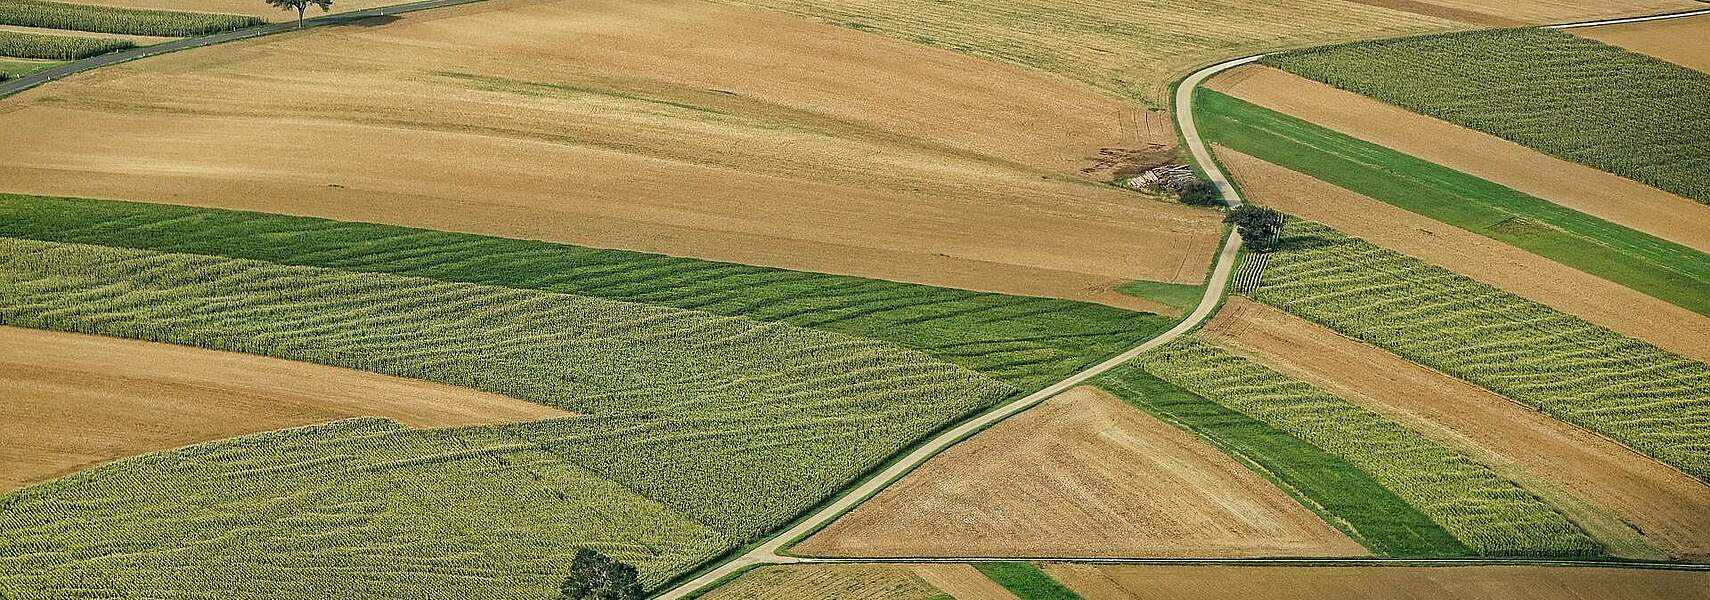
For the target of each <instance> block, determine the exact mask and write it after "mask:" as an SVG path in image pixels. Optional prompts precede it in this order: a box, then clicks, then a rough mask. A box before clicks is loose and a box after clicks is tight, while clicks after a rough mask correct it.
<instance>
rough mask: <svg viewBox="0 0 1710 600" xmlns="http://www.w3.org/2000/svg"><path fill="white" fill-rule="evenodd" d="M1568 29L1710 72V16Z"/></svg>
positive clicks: (1583, 35) (1582, 35)
mask: <svg viewBox="0 0 1710 600" xmlns="http://www.w3.org/2000/svg"><path fill="white" fill-rule="evenodd" d="M1569 32H1571V33H1573V34H1574V35H1578V36H1581V37H1588V38H1591V39H1594V40H1597V41H1600V42H1603V43H1605V44H1614V45H1616V46H1620V47H1622V48H1626V49H1628V50H1632V51H1634V52H1638V53H1640V54H1649V55H1651V56H1655V57H1657V58H1660V59H1663V60H1666V61H1669V62H1672V63H1675V64H1678V65H1681V66H1685V67H1687V68H1691V69H1697V70H1699V71H1704V72H1706V73H1710V15H1705V16H1700V17H1685V18H1680V19H1667V20H1663V21H1646V22H1643V23H1626V24H1622V25H1605V26H1603V27H1584V28H1580V29H1570V30H1569Z"/></svg>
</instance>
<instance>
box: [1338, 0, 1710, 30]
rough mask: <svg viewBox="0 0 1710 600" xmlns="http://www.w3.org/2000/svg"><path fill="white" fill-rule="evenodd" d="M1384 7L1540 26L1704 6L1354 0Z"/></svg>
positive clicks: (1625, 1)
mask: <svg viewBox="0 0 1710 600" xmlns="http://www.w3.org/2000/svg"><path fill="white" fill-rule="evenodd" d="M1357 1H1358V2H1359V3H1361V4H1370V5H1373V6H1384V7H1389V8H1394V9H1398V10H1405V11H1408V12H1414V13H1419V14H1422V15H1431V16H1436V17H1443V18H1446V19H1454V20H1457V21H1465V22H1468V23H1477V24H1480V25H1490V26H1494V27H1511V26H1515V25H1540V24H1548V23H1576V22H1579V21H1594V20H1597V19H1613V18H1618V17H1634V16H1642V15H1653V14H1662V13H1669V12H1679V11H1683V10H1692V9H1695V8H1704V5H1702V4H1698V3H1696V2H1693V1H1692V0H1357Z"/></svg>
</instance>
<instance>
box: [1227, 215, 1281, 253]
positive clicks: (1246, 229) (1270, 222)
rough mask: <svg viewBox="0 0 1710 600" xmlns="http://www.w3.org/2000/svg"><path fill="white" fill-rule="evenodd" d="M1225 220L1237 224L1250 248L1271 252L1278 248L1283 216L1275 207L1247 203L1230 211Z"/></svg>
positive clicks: (1238, 230)
mask: <svg viewBox="0 0 1710 600" xmlns="http://www.w3.org/2000/svg"><path fill="white" fill-rule="evenodd" d="M1223 222H1225V223H1234V224H1235V230H1236V232H1237V233H1239V234H1240V235H1241V241H1242V242H1243V243H1245V244H1247V247H1248V248H1251V249H1253V250H1255V251H1258V252H1270V251H1271V250H1274V249H1276V246H1277V238H1278V237H1279V234H1280V233H1282V223H1283V217H1282V213H1280V212H1277V211H1275V210H1273V209H1269V208H1262V207H1258V206H1253V205H1250V204H1245V205H1242V206H1239V207H1236V209H1235V210H1232V211H1229V215H1228V216H1225V217H1224V218H1223Z"/></svg>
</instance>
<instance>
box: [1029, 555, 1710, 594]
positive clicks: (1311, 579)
mask: <svg viewBox="0 0 1710 600" xmlns="http://www.w3.org/2000/svg"><path fill="white" fill-rule="evenodd" d="M1045 571H1046V572H1048V573H1050V574H1051V576H1052V577H1055V578H1057V580H1059V581H1062V582H1063V583H1064V584H1066V585H1068V586H1069V587H1070V588H1071V589H1073V590H1075V591H1076V592H1078V593H1080V595H1081V596H1083V597H1085V598H1097V599H1098V600H1200V599H1203V598H1207V597H1215V598H1219V599H1222V600H1374V599H1379V598H1381V599H1386V600H1403V599H1405V600H1491V599H1492V598H1509V599H1513V600H1583V599H1586V598H1622V599H1624V600H1706V599H1710V574H1705V573H1703V572H1691V571H1664V570H1654V569H1617V568H1594V567H1533V566H1470V567H1346V566H1332V567H1251V566H1238V567H1231V566H1205V567H1200V566H1185V567H1184V566H1150V565H1077V564H1051V565H1046V566H1045Z"/></svg>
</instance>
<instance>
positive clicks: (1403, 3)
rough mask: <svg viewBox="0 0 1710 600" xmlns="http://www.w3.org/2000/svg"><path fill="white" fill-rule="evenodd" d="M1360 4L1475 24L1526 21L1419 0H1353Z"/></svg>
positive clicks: (1506, 25) (1514, 23) (1507, 25)
mask: <svg viewBox="0 0 1710 600" xmlns="http://www.w3.org/2000/svg"><path fill="white" fill-rule="evenodd" d="M1351 1H1352V2H1358V3H1360V4H1366V5H1371V6H1381V7H1384V8H1393V9H1395V10H1402V11H1407V12H1410V13H1414V14H1420V15H1427V16H1432V17H1440V18H1444V19H1449V20H1451V21H1460V22H1463V23H1472V24H1474V25H1489V26H1491V27H1514V26H1518V25H1525V24H1526V22H1525V21H1521V20H1517V19H1510V18H1507V17H1503V16H1498V15H1494V14H1490V13H1484V12H1478V11H1472V10H1465V9H1460V8H1454V7H1449V6H1443V5H1441V4H1432V3H1430V2H1420V1H1419V0H1351Z"/></svg>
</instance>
